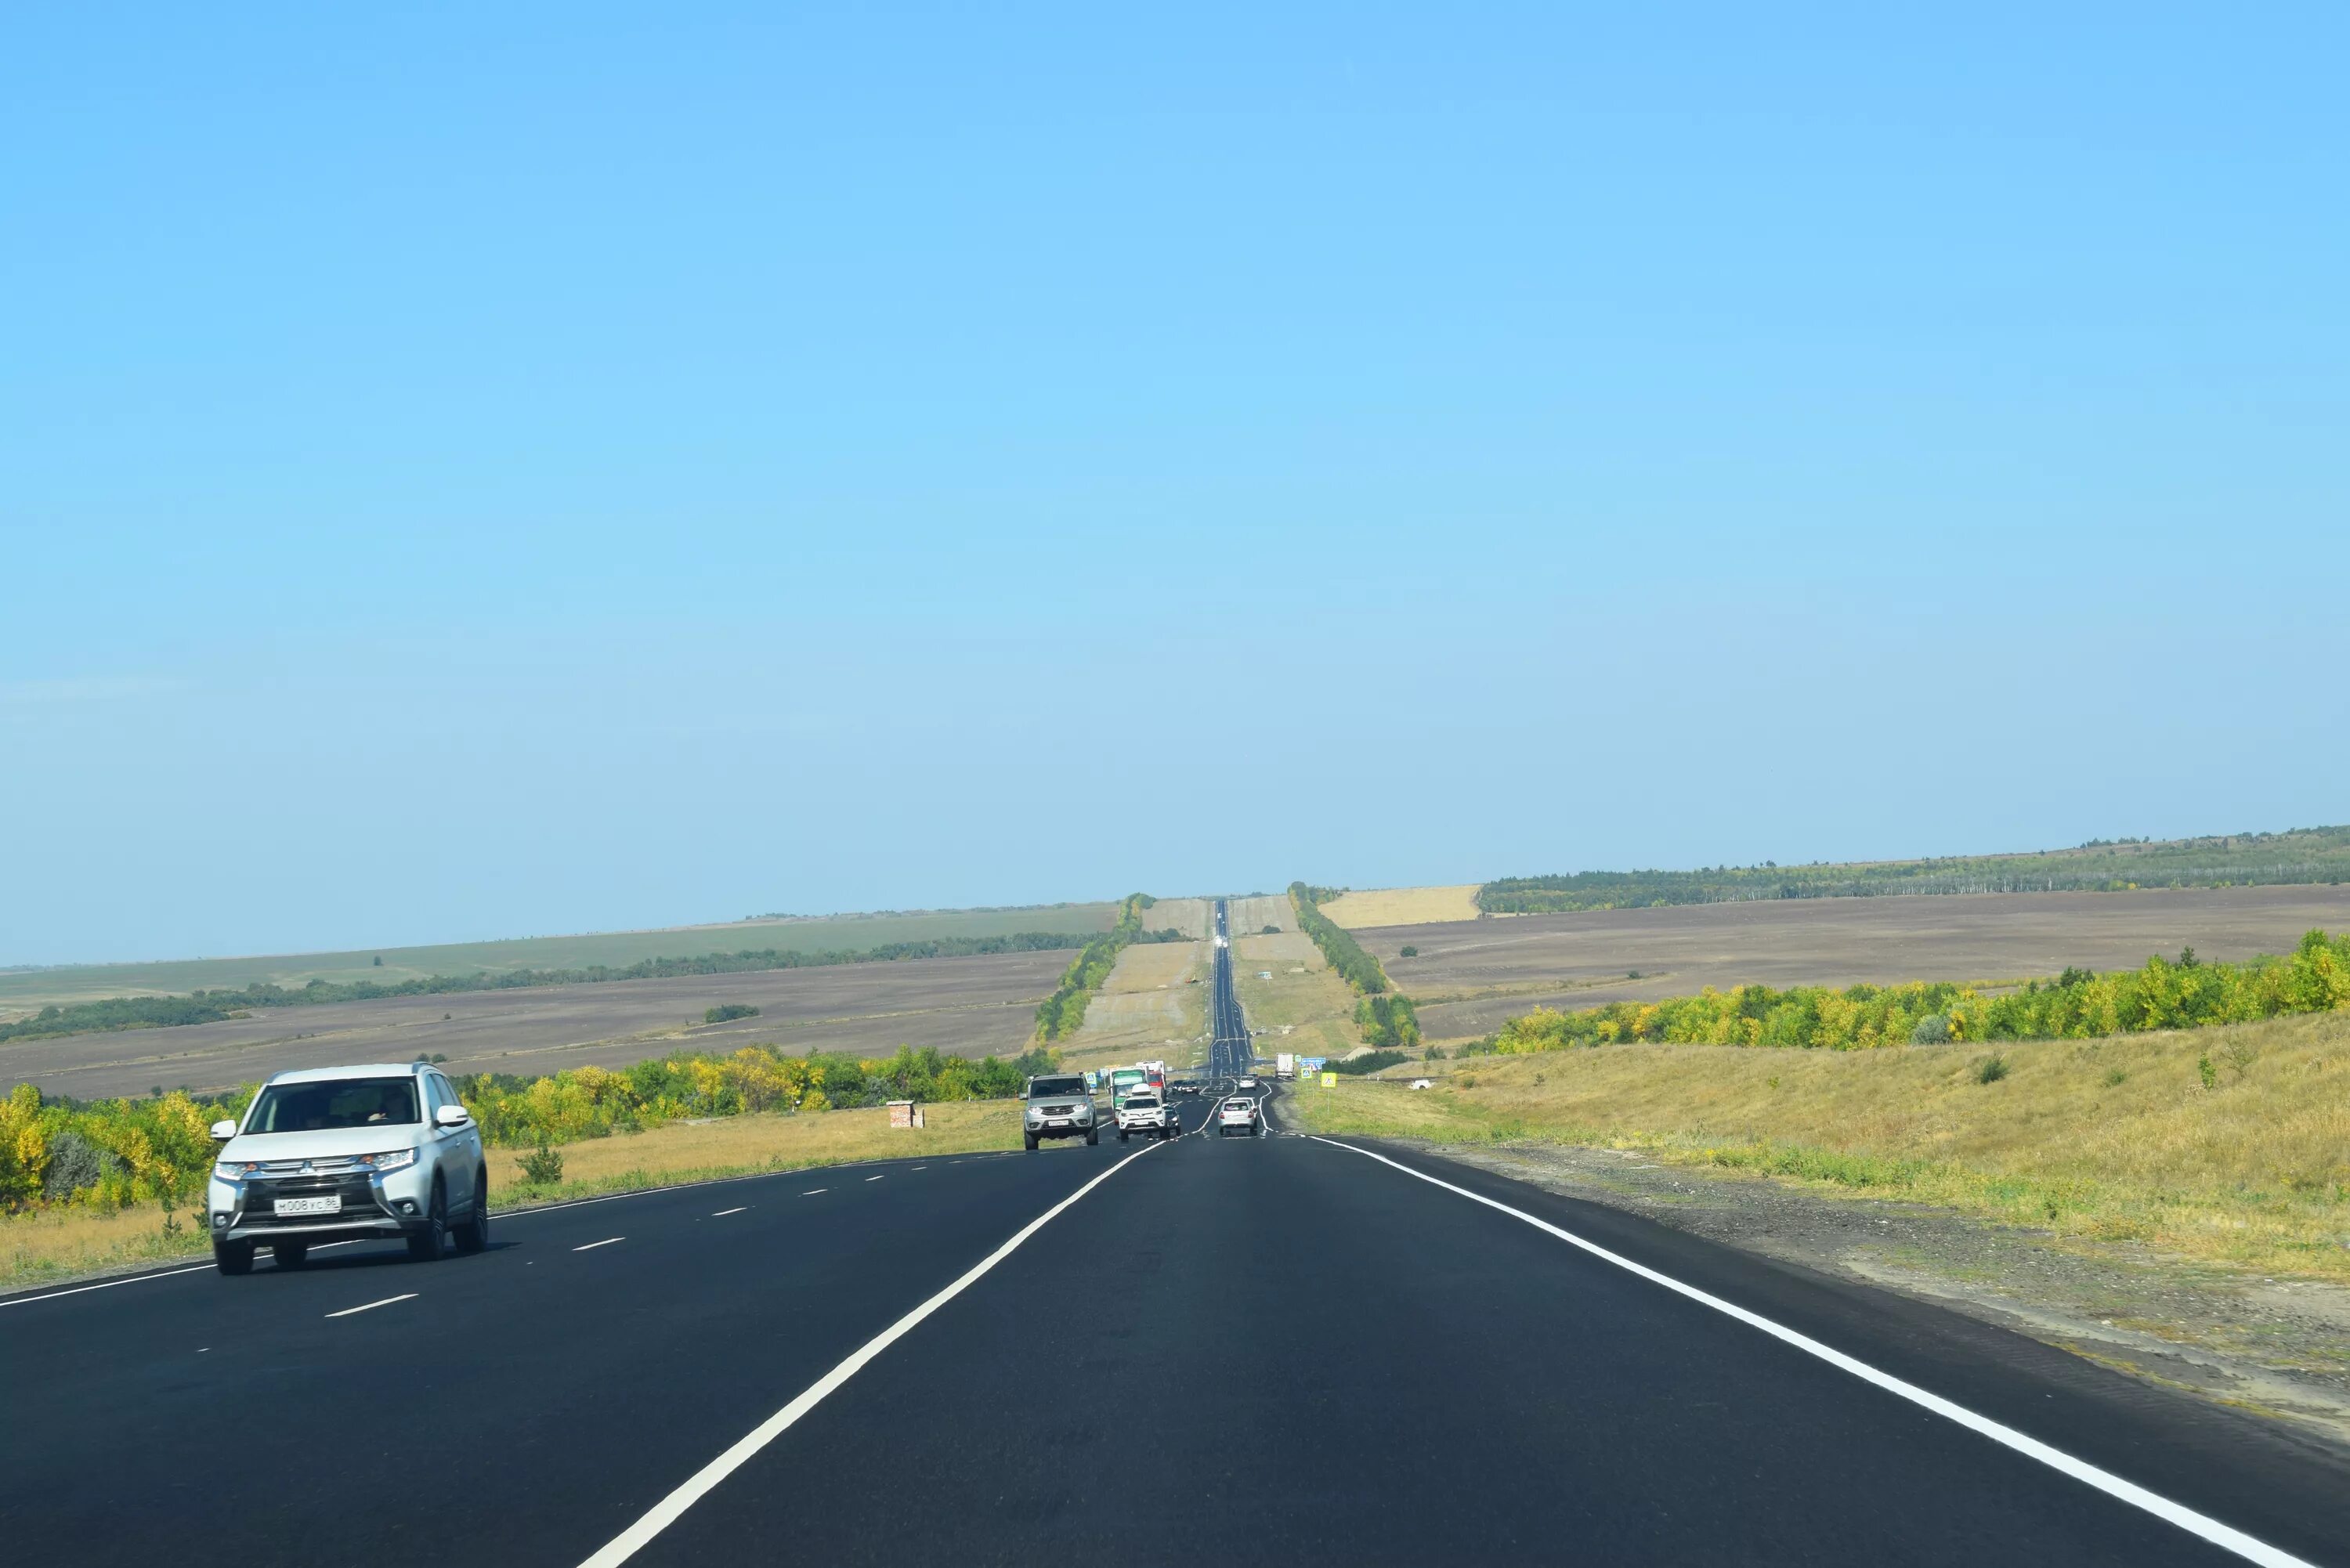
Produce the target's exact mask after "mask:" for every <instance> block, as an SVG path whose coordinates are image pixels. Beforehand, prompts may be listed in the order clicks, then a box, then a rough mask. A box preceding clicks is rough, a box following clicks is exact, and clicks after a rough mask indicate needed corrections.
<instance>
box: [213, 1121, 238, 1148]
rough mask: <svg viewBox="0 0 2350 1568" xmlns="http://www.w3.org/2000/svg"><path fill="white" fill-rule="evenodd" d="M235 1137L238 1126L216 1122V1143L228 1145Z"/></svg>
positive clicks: (214, 1134) (214, 1132)
mask: <svg viewBox="0 0 2350 1568" xmlns="http://www.w3.org/2000/svg"><path fill="white" fill-rule="evenodd" d="M235 1136H236V1124H235V1123H234V1122H214V1123H213V1141H214V1142H216V1143H226V1142H227V1141H228V1140H229V1139H231V1138H233V1137H235Z"/></svg>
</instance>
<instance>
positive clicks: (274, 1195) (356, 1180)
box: [244, 1173, 383, 1225]
mask: <svg viewBox="0 0 2350 1568" xmlns="http://www.w3.org/2000/svg"><path fill="white" fill-rule="evenodd" d="M328 1193H333V1194H334V1195H336V1196H337V1197H338V1198H340V1199H342V1200H343V1210H342V1213H341V1214H339V1215H333V1214H288V1215H286V1217H285V1218H284V1219H283V1220H280V1219H279V1218H278V1217H277V1215H276V1203H277V1200H278V1199H281V1198H324V1197H325V1196H327V1195H328ZM382 1212H383V1210H380V1209H379V1208H378V1207H376V1201H375V1190H374V1189H372V1188H370V1187H369V1185H368V1179H367V1178H366V1177H365V1176H362V1175H359V1174H356V1173H353V1174H350V1175H344V1176H289V1177H280V1178H276V1179H259V1178H256V1179H254V1180H251V1181H248V1182H247V1183H245V1188H244V1222H245V1223H246V1224H248V1225H316V1224H317V1223H318V1222H319V1221H320V1220H335V1219H357V1220H364V1219H369V1218H371V1217H373V1216H376V1215H380V1214H381V1213H382Z"/></svg>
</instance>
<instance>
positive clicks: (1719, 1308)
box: [1314, 1135, 2311, 1568]
mask: <svg viewBox="0 0 2350 1568" xmlns="http://www.w3.org/2000/svg"><path fill="white" fill-rule="evenodd" d="M1314 1141H1315V1142H1316V1143H1326V1144H1328V1145H1329V1146H1330V1147H1332V1148H1343V1149H1345V1150H1346V1151H1347V1153H1348V1154H1359V1155H1361V1156H1362V1157H1363V1158H1366V1159H1376V1160H1378V1162H1379V1163H1380V1164H1381V1165H1389V1166H1393V1167H1395V1168H1396V1169H1398V1170H1400V1171H1402V1172H1403V1173H1404V1174H1405V1175H1406V1176H1410V1177H1417V1178H1418V1179H1420V1180H1422V1181H1425V1182H1427V1183H1428V1184H1429V1185H1430V1186H1431V1187H1441V1188H1442V1189H1444V1190H1446V1191H1447V1192H1454V1193H1458V1194H1460V1195H1461V1197H1463V1198H1466V1199H1469V1200H1470V1201H1471V1202H1473V1203H1482V1204H1483V1205H1484V1206H1485V1207H1486V1208H1488V1209H1497V1210H1501V1211H1502V1212H1503V1213H1504V1214H1507V1215H1508V1216H1510V1217H1511V1218H1512V1219H1513V1220H1524V1221H1525V1222H1526V1223H1527V1224H1529V1225H1531V1226H1533V1227H1534V1229H1535V1230H1537V1231H1547V1232H1548V1233H1549V1234H1551V1235H1553V1236H1555V1237H1557V1238H1558V1239H1559V1240H1560V1241H1565V1242H1566V1243H1567V1244H1568V1245H1569V1246H1573V1247H1580V1248H1581V1249H1583V1251H1586V1252H1588V1253H1590V1254H1591V1255H1592V1256H1593V1257H1595V1258H1598V1259H1601V1260H1602V1261H1604V1262H1610V1263H1613V1264H1615V1265H1616V1266H1617V1268H1619V1269H1623V1270H1626V1271H1627V1272H1631V1273H1635V1274H1638V1275H1639V1276H1640V1277H1641V1278H1642V1279H1644V1280H1647V1281H1648V1282H1650V1283H1652V1284H1659V1285H1662V1286H1664V1287H1665V1289H1667V1290H1669V1291H1671V1292H1673V1293H1676V1294H1679V1295H1683V1296H1687V1297H1688V1298H1689V1299H1690V1300H1691V1301H1693V1302H1697V1303H1700V1304H1701V1305H1704V1306H1710V1307H1711V1308H1712V1309H1713V1310H1714V1311H1716V1312H1718V1313H1721V1314H1725V1315H1726V1316H1729V1317H1734V1318H1736V1319H1737V1320H1738V1321H1739V1322H1741V1323H1742V1324H1746V1325H1747V1326H1748V1327H1750V1328H1759V1329H1761V1330H1762V1331H1763V1333H1764V1334H1769V1335H1770V1336H1771V1337H1772V1338H1773V1339H1776V1340H1779V1341H1782V1342H1783V1343H1784V1344H1787V1345H1794V1347H1795V1348H1796V1349H1797V1350H1800V1351H1802V1352H1804V1354H1805V1355H1815V1356H1817V1357H1819V1359H1821V1360H1822V1361H1825V1362H1826V1363H1827V1364H1828V1365H1829V1366H1834V1367H1836V1368H1837V1369H1839V1370H1841V1371H1845V1372H1849V1373H1851V1374H1852V1375H1853V1376H1855V1377H1857V1378H1859V1379H1860V1380H1861V1381H1862V1382H1864V1383H1871V1384H1874V1385H1876V1386H1877V1387H1879V1388H1882V1389H1884V1390H1885V1391H1886V1392H1887V1393H1888V1394H1891V1395H1894V1396H1895V1397H1898V1398H1902V1399H1907V1400H1908V1401H1909V1402H1910V1403H1911V1404H1913V1405H1917V1406H1920V1407H1923V1408H1925V1409H1928V1410H1931V1411H1932V1412H1933V1413H1934V1414H1935V1415H1937V1416H1940V1417H1943V1418H1945V1419H1946V1420H1950V1421H1955V1422H1957V1423H1958V1424H1959V1425H1960V1426H1961V1427H1964V1428H1967V1429H1968V1430H1969V1431H1970V1432H1977V1433H1980V1434H1981V1435H1982V1436H1983V1437H1986V1438H1990V1439H1991V1441H1992V1442H1994V1443H1997V1444H1999V1445H2001V1446H2002V1447H2003V1448H2008V1449H2013V1450H2014V1451H2015V1452H2017V1453H2019V1454H2022V1456H2023V1457H2024V1458H2026V1459H2037V1460H2039V1461H2040V1462H2041V1463H2042V1464H2043V1465H2046V1466H2047V1467H2048V1468H2049V1469H2053V1470H2056V1471H2059V1472H2061V1473H2063V1474H2064V1475H2068V1476H2071V1477H2072V1478H2073V1479H2074V1480H2077V1481H2081V1482H2083V1483H2085V1484H2086V1485H2088V1486H2093V1487H2095V1488H2096V1489H2097V1490H2099V1491H2101V1492H2104V1493H2105V1494H2106V1496H2108V1497H2112V1498H2115V1499H2117V1500H2118V1501H2123V1502H2126V1503H2128V1504H2129V1505H2130V1506H2131V1507H2133V1508H2142V1509H2144V1510H2145V1511H2147V1512H2148V1513H2150V1514H2153V1515H2154V1516H2155V1517H2156V1518H2157V1519H2159V1520H2162V1521H2166V1522H2168V1523H2170V1524H2175V1525H2177V1526H2178V1528H2179V1529H2181V1530H2184V1531H2186V1532H2188V1533H2189V1534H2190V1535H2199V1536H2200V1537H2202V1538H2203V1539H2204V1540H2206V1541H2208V1542H2210V1543H2211V1544H2212V1545H2214V1546H2217V1547H2220V1548H2221V1549H2222V1550H2223V1551H2228V1552H2234V1553H2235V1554H2236V1555H2237V1556H2239V1557H2241V1558H2243V1559H2244V1560H2246V1561H2247V1562H2251V1563H2261V1564H2262V1565H2263V1568H2311V1564H2309V1563H2306V1562H2305V1561H2303V1559H2301V1558H2299V1557H2295V1556H2293V1554H2292V1553H2291V1552H2280V1551H2278V1550H2277V1549H2276V1548H2275V1547H2273V1546H2271V1545H2270V1544H2269V1543H2268V1542H2265V1541H2259V1540H2255V1539H2254V1538H2253V1537H2251V1536H2249V1535H2247V1534H2245V1533H2244V1532H2242V1531H2241V1530H2237V1529H2234V1528H2233V1527H2231V1526H2229V1525H2225V1524H2222V1523H2220V1521H2218V1520H2216V1519H2212V1518H2210V1517H2209V1516H2208V1515H2205V1514H2200V1513H2198V1512H2196V1511H2194V1510H2193V1509H2191V1508H2189V1507H2188V1506H2187V1505H2186V1504H2184V1503H2178V1502H2173V1501H2170V1500H2169V1499H2168V1498H2167V1497H2164V1496H2162V1495H2161V1494H2160V1493H2158V1492H2152V1491H2148V1490H2147V1489H2146V1488H2144V1487H2142V1486H2139V1485H2138V1484H2137V1483H2136V1482H2135V1481H2126V1480H2122V1478H2121V1477H2119V1476H2117V1475H2116V1474H2114V1473H2113V1472H2112V1471H2111V1470H2105V1469H2098V1468H2097V1467H2096V1466H2095V1465H2093V1464H2091V1463H2089V1462H2088V1461H2087V1460H2085V1459H2074V1457H2073V1456H2072V1455H2070V1454H2068V1453H2066V1452H2064V1450H2063V1449H2055V1448H2051V1447H2050V1446H2049V1445H2047V1444H2046V1443H2043V1442H2042V1441H2041V1440H2040V1439H2039V1438H2031V1437H2026V1436H2025V1435H2024V1434H2023V1433H2022V1432H2019V1431H2017V1430H2016V1429H2015V1428H2012V1427H2010V1426H2006V1425H2003V1424H2002V1423H2001V1422H1998V1421H1994V1420H1992V1419H1991V1417H1988V1416H1978V1415H1976V1414H1975V1413H1974V1412H1973V1411H1972V1410H1970V1409H1968V1408H1967V1407H1965V1406H1963V1405H1958V1404H1953V1403H1952V1402H1951V1401H1950V1400H1948V1399H1945V1398H1943V1397H1941V1396H1940V1395H1939V1394H1930V1393H1928V1392H1927V1391H1926V1390H1925V1389H1923V1388H1920V1387H1918V1386H1917V1385H1916V1384H1914V1383H1905V1382H1903V1381H1902V1380H1901V1379H1900V1378H1898V1377H1896V1376H1893V1375H1892V1374H1891V1373H1889V1372H1879V1371H1878V1370H1877V1368H1876V1367H1874V1366H1869V1365H1868V1363H1866V1362H1865V1361H1861V1360H1858V1359H1856V1357H1853V1356H1850V1355H1846V1354H1845V1353H1844V1352H1843V1351H1841V1350H1836V1349H1834V1348H1832V1347H1830V1346H1828V1345H1823V1344H1821V1343H1820V1342H1819V1341H1818V1340H1816V1339H1814V1338H1812V1337H1811V1336H1810V1335H1808V1334H1798V1333H1796V1332H1795V1331H1794V1329H1792V1328H1788V1327H1785V1326H1784V1325H1783V1324H1777V1323H1773V1321H1772V1320H1771V1319H1769V1318H1767V1317H1764V1316H1763V1315H1762V1314H1760V1313H1752V1312H1749V1311H1747V1310H1746V1309H1745V1308H1744V1307H1742V1306H1739V1305H1737V1304H1735V1303H1731V1302H1726V1301H1724V1300H1722V1299H1721V1297H1720V1296H1717V1295H1713V1294H1711V1293H1708V1292H1705V1291H1701V1290H1699V1289H1698V1288H1697V1287H1696V1286H1695V1285H1685V1284H1683V1283H1681V1282H1680V1281H1679V1280H1677V1279H1674V1278H1673V1277H1672V1276H1671V1275H1669V1274H1660V1273H1659V1272H1657V1271H1656V1270H1654V1269H1651V1268H1649V1267H1648V1266H1647V1265H1646V1264H1643V1263H1636V1262H1633V1261H1632V1260H1631V1259H1629V1258H1627V1257H1625V1256H1624V1255H1623V1254H1622V1253H1620V1252H1611V1251H1608V1250H1607V1248H1605V1247H1602V1246H1600V1245H1599V1244H1598V1243H1597V1242H1596V1241H1585V1240H1584V1239H1583V1238H1582V1237H1580V1236H1578V1235H1576V1234H1575V1232H1573V1231H1562V1230H1561V1229H1559V1228H1558V1227H1557V1226H1555V1225H1554V1224H1552V1223H1550V1221H1548V1220H1537V1219H1536V1218H1534V1216H1533V1215H1531V1214H1529V1213H1527V1212H1526V1211H1525V1210H1523V1209H1513V1208H1511V1207H1510V1206H1509V1205H1508V1204H1506V1203H1503V1202H1500V1201H1498V1200H1496V1199H1491V1198H1488V1197H1486V1196H1485V1195H1484V1194H1483V1193H1481V1192H1471V1191H1470V1190H1469V1189H1467V1188H1465V1187H1455V1186H1454V1185H1453V1184H1452V1183H1451V1182H1449V1181H1445V1180H1442V1179H1439V1178H1437V1177H1433V1176H1430V1175H1429V1174H1428V1173H1427V1172H1426V1171H1422V1170H1414V1169H1413V1168H1411V1167H1409V1166H1408V1165H1405V1164H1403V1163H1402V1162H1401V1161H1399V1160H1393V1159H1389V1158H1388V1157H1387V1156H1386V1155H1383V1154H1374V1153H1373V1152H1372V1151H1371V1150H1369V1149H1367V1148H1357V1147H1355V1146H1354V1145H1353V1144H1350V1143H1340V1142H1338V1141H1337V1140H1336V1139H1335V1138H1326V1137H1320V1136H1318V1135H1317V1136H1316V1137H1315V1139H1314Z"/></svg>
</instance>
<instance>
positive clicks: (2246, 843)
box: [1477, 827, 2350, 915]
mask: <svg viewBox="0 0 2350 1568" xmlns="http://www.w3.org/2000/svg"><path fill="white" fill-rule="evenodd" d="M2345 877H2350V827H2297V828H2294V829H2293V830H2292V831H2291V832H2288V833H2247V834H2230V835H2227V836H2220V837H2210V838H2182V839H2172V840H2168V841H2165V842H2162V843H2154V842H2150V841H2148V840H2146V839H2121V840H2106V839H2097V840H2093V841H2092V842H2090V843H2087V844H2084V845H2081V846H2078V847H2076V848H2073V849H2049V850H2039V851H2035V852H2033V853H2029V854H2020V855H1973V856H1950V857H1941V858H1938V859H1927V860H1891V861H1880V862H1870V863H1860V864H1836V865H1826V864H1823V865H1814V866H1781V865H1779V864H1777V863H1776V862H1775V861H1767V860H1766V861H1764V862H1763V864H1762V865H1760V866H1710V867H1700V868H1699V869H1698V870H1695V871H1577V872H1574V873H1572V874H1565V875H1557V876H1547V877H1502V878H1501V879H1500V880H1498V881H1493V882H1488V883H1486V884H1485V885H1484V886H1483V887H1482V888H1479V889H1478V890H1477V907H1478V908H1479V909H1482V910H1484V911H1485V912H1486V913H1488V914H1494V915H1529V914H1555V913H1560V912H1565V911H1569V910H1576V909H1648V908H1653V907H1655V906H1659V905H1668V904H1717V903H1730V902H1735V901H1738V900H1742V899H1749V898H1869V897H1874V896H1879V895H1887V894H1903V893H1911V894H1914V893H2044V892H2055V893H2063V892H2095V893H2104V892H2121V891H2126V890H2129V889H2133V888H2230V887H2267V886H2281V885H2297V884H2306V883H2314V882H2329V883H2338V882H2340V881H2342V880H2344V879H2345Z"/></svg>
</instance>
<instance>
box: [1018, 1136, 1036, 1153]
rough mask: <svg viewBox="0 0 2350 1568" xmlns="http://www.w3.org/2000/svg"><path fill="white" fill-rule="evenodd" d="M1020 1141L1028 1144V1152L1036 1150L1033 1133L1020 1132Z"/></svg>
mask: <svg viewBox="0 0 2350 1568" xmlns="http://www.w3.org/2000/svg"><path fill="white" fill-rule="evenodd" d="M1020 1141H1021V1142H1023V1143H1024V1144H1026V1145H1027V1146H1028V1152H1029V1153H1030V1154H1034V1153H1035V1152H1036V1135H1035V1133H1022V1134H1021V1135H1020Z"/></svg>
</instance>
